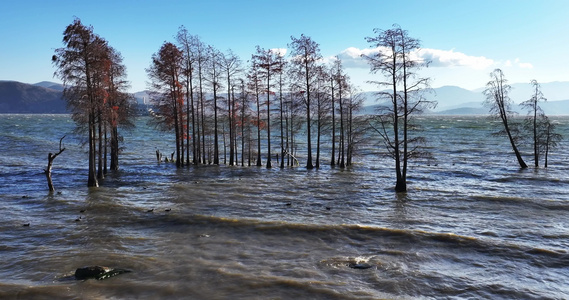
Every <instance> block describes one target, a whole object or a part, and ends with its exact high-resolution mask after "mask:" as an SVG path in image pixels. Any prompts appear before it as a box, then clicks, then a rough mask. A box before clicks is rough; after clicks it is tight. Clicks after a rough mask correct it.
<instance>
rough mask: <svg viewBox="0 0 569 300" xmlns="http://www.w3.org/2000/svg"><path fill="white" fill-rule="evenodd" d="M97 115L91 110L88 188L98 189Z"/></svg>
mask: <svg viewBox="0 0 569 300" xmlns="http://www.w3.org/2000/svg"><path fill="white" fill-rule="evenodd" d="M95 151H96V144H95V113H94V112H93V110H92V109H91V112H90V113H89V176H88V179H87V186H88V187H98V186H99V182H98V181H97V168H96V164H95V161H96V160H95Z"/></svg>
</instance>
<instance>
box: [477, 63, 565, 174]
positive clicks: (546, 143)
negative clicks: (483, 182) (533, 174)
mask: <svg viewBox="0 0 569 300" xmlns="http://www.w3.org/2000/svg"><path fill="white" fill-rule="evenodd" d="M490 78H491V80H490V81H489V82H488V83H487V84H486V89H485V90H484V95H485V96H486V105H487V106H489V107H490V112H491V113H492V115H493V116H495V117H496V118H498V119H500V120H501V121H502V124H503V125H504V129H503V130H501V131H500V132H498V133H497V134H499V135H506V136H507V137H508V139H509V141H510V144H511V146H512V150H513V151H514V154H515V155H516V159H517V160H518V163H519V165H520V167H521V168H527V167H528V166H527V164H526V163H525V161H524V159H523V157H522V155H521V153H520V151H519V150H518V143H519V142H520V141H524V140H530V142H529V144H531V146H532V148H533V158H534V165H535V167H536V168H537V167H539V162H540V156H541V155H542V154H543V156H544V166H545V167H546V168H547V156H548V154H549V150H550V149H551V148H553V147H556V146H557V143H558V142H559V141H561V138H562V137H561V135H560V134H558V133H556V132H555V124H553V123H552V122H551V121H550V120H549V118H548V117H547V116H546V115H545V113H544V112H543V110H542V109H541V107H540V106H539V103H540V102H542V101H547V99H546V98H545V97H544V96H543V93H542V92H541V87H540V85H539V83H538V82H537V80H532V81H531V85H532V87H533V93H532V95H531V97H530V99H528V100H526V101H524V102H522V103H520V105H521V106H522V107H523V108H525V109H527V111H528V113H527V116H526V118H525V120H524V122H522V123H516V120H515V119H514V118H513V116H514V112H513V111H512V109H511V106H512V100H511V99H510V97H509V92H510V90H511V89H512V87H511V86H510V85H509V84H508V80H507V79H506V77H505V76H504V72H502V70H501V69H496V70H494V71H493V72H492V73H490Z"/></svg>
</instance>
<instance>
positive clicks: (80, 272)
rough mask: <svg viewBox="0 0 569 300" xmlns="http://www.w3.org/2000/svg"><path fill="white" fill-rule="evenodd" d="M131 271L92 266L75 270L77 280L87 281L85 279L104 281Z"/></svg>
mask: <svg viewBox="0 0 569 300" xmlns="http://www.w3.org/2000/svg"><path fill="white" fill-rule="evenodd" d="M129 272H130V270H125V269H111V268H108V267H101V266H90V267H83V268H78V269H77V270H75V279H78V280H85V279H97V280H103V279H107V278H109V277H113V276H116V275H119V274H123V273H129Z"/></svg>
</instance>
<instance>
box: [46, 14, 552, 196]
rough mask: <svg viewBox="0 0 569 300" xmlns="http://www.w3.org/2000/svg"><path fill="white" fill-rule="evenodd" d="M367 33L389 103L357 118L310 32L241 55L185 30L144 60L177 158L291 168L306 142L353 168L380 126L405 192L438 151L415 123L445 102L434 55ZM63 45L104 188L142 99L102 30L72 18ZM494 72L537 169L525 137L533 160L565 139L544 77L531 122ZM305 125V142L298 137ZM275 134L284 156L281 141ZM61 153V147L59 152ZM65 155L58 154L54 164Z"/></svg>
mask: <svg viewBox="0 0 569 300" xmlns="http://www.w3.org/2000/svg"><path fill="white" fill-rule="evenodd" d="M366 40H367V41H368V42H369V43H370V45H371V46H372V47H373V48H375V49H377V50H378V51H377V52H375V53H374V54H371V55H364V56H363V57H364V59H366V60H367V61H368V63H369V65H370V72H371V73H373V74H380V75H381V76H379V80H376V81H370V83H373V84H376V85H377V86H378V90H380V92H378V93H377V97H378V100H380V101H382V102H381V103H382V104H380V105H379V109H378V113H377V114H375V115H374V116H373V117H371V118H369V117H363V116H356V114H355V113H356V112H357V111H358V110H359V109H361V107H362V103H363V96H362V94H360V93H358V91H357V89H356V88H355V87H354V86H353V85H352V84H350V81H349V77H348V76H347V75H346V73H345V72H344V69H343V67H342V61H341V60H340V59H339V58H337V57H336V59H335V60H333V61H332V62H331V63H330V64H326V63H324V60H323V59H322V55H321V54H320V48H319V45H318V43H316V42H315V41H313V40H312V39H311V38H310V37H307V36H305V35H301V36H300V37H294V36H292V37H291V42H290V43H289V44H288V49H289V50H290V53H289V54H288V58H287V57H285V53H284V51H283V50H278V49H277V50H275V49H264V48H261V47H260V46H257V47H256V49H255V53H254V54H253V55H252V56H251V58H250V60H248V61H247V64H243V62H242V61H241V59H240V58H239V57H237V56H236V55H235V54H234V53H233V52H232V51H231V50H228V51H227V52H225V53H223V52H221V51H219V50H218V49H216V48H215V47H213V46H211V45H206V44H204V43H203V42H202V41H201V39H200V38H199V37H198V36H196V35H192V34H190V33H189V32H188V30H187V29H186V28H185V27H183V26H182V27H180V29H179V31H178V33H177V35H176V36H175V41H174V42H164V44H163V45H162V46H161V47H160V49H159V50H158V52H156V53H154V54H153V55H152V63H151V65H150V66H149V67H148V68H147V69H146V72H147V74H148V77H149V78H150V94H151V98H152V101H153V104H154V110H153V111H152V115H153V116H154V118H153V121H154V122H155V123H156V124H157V125H159V126H160V127H161V128H162V129H164V130H168V131H173V132H174V134H175V143H176V150H175V152H174V153H173V154H172V160H174V161H175V163H176V166H178V167H181V166H184V165H187V166H189V165H200V164H221V163H223V164H229V165H242V166H245V165H248V166H251V165H253V164H254V165H257V166H262V165H263V162H262V160H263V156H264V157H265V161H266V164H265V165H266V167H267V168H272V167H273V158H274V156H276V157H277V160H278V163H279V164H280V168H284V167H285V164H286V166H293V165H297V164H299V162H298V159H297V158H296V156H297V151H298V148H299V145H303V144H304V145H305V148H304V151H305V157H306V168H308V169H312V168H319V167H320V165H321V162H322V161H323V160H324V159H323V158H322V157H324V156H326V155H329V156H328V158H327V159H328V162H329V164H330V165H331V166H336V165H338V166H339V167H341V168H343V167H346V166H349V165H350V164H352V158H353V155H354V150H355V145H356V144H357V142H358V138H359V137H361V136H362V135H363V133H364V132H365V131H366V130H367V129H368V128H372V129H373V130H375V132H376V133H377V134H378V135H379V136H380V137H381V140H382V141H383V144H384V146H385V149H386V153H387V154H388V155H389V156H390V157H391V158H392V159H393V160H394V162H395V174H396V185H395V190H396V191H397V192H405V191H406V190H407V169H408V163H409V160H411V159H414V158H425V157H430V153H428V152H426V151H425V150H424V147H423V145H424V143H425V139H424V137H422V136H420V135H419V134H418V132H420V130H419V129H420V128H419V125H418V124H416V123H415V122H414V116H415V115H417V114H420V113H422V112H423V111H424V110H425V109H430V108H434V107H435V106H436V103H435V102H431V101H427V100H426V99H425V97H424V94H425V92H428V91H430V87H429V81H430V78H422V77H420V76H419V75H418V72H417V71H418V70H420V69H421V68H424V67H428V64H429V61H424V60H420V59H417V58H416V57H415V56H413V55H412V53H413V52H414V51H417V50H418V49H419V48H420V41H419V40H418V39H415V38H413V37H410V36H409V34H408V32H407V31H406V30H403V29H402V28H401V27H399V26H398V25H394V26H393V27H392V28H391V29H387V30H381V29H374V36H371V37H367V38H366ZM63 43H64V45H65V47H63V48H59V49H56V51H55V55H54V56H53V63H54V65H55V66H56V67H57V71H56V72H55V75H56V76H58V77H59V78H61V79H62V80H63V82H64V85H65V90H64V96H65V98H66V99H67V102H68V106H69V107H70V108H71V110H72V112H73V119H74V120H75V121H76V123H77V125H78V130H80V131H83V132H86V133H87V134H88V135H87V136H88V139H87V140H88V144H89V179H88V185H89V186H98V179H102V178H104V176H105V172H106V170H107V149H108V148H110V166H111V169H118V154H119V140H120V136H119V134H118V125H119V124H121V126H123V127H131V126H133V125H132V118H133V116H134V106H133V97H132V96H131V95H129V94H128V93H126V89H127V88H128V83H127V82H126V80H125V77H126V70H125V67H124V65H123V64H122V57H121V55H120V53H119V52H117V51H116V50H115V49H114V48H112V47H110V46H109V45H108V43H107V41H105V40H104V39H103V38H101V37H100V36H98V35H96V34H95V33H93V28H92V27H86V26H84V25H83V24H81V21H80V20H79V19H76V20H74V22H73V23H72V24H70V25H69V26H67V28H66V30H65V32H64V34H63ZM490 76H491V81H489V82H488V84H487V85H486V90H485V91H484V94H485V95H486V98H487V104H488V105H489V106H490V110H491V112H492V113H493V114H494V116H496V117H497V118H499V119H500V120H501V121H502V123H503V124H504V130H503V131H501V132H500V133H501V134H505V135H507V136H508V138H509V140H510V143H511V146H512V148H513V150H514V153H515V155H516V157H517V159H518V162H519V164H520V166H521V167H522V168H526V167H527V165H526V163H525V162H524V160H523V158H522V156H521V154H520V152H519V150H518V148H517V143H518V142H519V141H520V140H521V139H522V138H524V137H529V139H530V140H531V144H532V146H533V152H534V161H535V166H536V167H538V166H539V161H540V156H541V155H544V160H545V166H546V167H547V155H548V153H549V150H550V148H552V147H555V146H556V145H557V143H558V142H559V141H560V140H561V136H560V135H559V134H557V133H555V126H554V124H552V122H550V121H549V119H548V118H547V116H546V115H545V114H544V113H543V111H542V110H541V108H540V107H539V102H541V101H545V100H546V99H545V98H544V96H543V94H542V93H541V90H540V86H539V84H538V83H537V81H535V80H534V81H532V83H531V84H532V85H533V87H534V93H533V95H532V96H531V98H530V99H529V100H527V101H525V102H523V103H522V104H521V105H522V106H523V107H525V108H526V109H527V110H528V116H527V118H526V119H525V122H523V124H522V123H515V122H513V121H512V116H513V112H512V111H511V104H512V101H511V99H510V98H509V96H508V93H509V90H510V89H511V87H510V86H509V85H508V84H507V80H506V79H505V77H504V74H503V72H502V71H501V70H499V69H497V70H495V71H494V72H492V73H491V74H490ZM524 132H526V133H528V134H527V135H525V136H524ZM302 133H305V138H306V140H305V141H302V140H300V141H299V138H301V134H302ZM299 136H300V137H299ZM275 139H276V140H277V143H278V146H277V147H278V148H279V150H278V152H277V153H273V148H272V147H273V145H274V140H275ZM313 142H315V147H316V150H315V152H316V156H315V158H314V157H313ZM323 146H326V150H322V149H323V148H324V147H323ZM221 149H222V150H223V151H221ZM263 149H264V150H263ZM63 150H64V148H61V144H60V152H59V153H57V154H56V155H55V156H57V155H58V154H60V153H61V152H63ZM174 154H175V156H176V157H175V159H174V158H173V155H174ZM55 156H52V155H51V153H50V157H49V159H50V161H49V165H48V169H50V165H51V162H52V161H53V158H55ZM158 158H159V159H160V156H158ZM313 158H314V159H313ZM46 174H48V171H47V170H46ZM48 179H49V178H48ZM51 189H52V187H51V186H50V190H51Z"/></svg>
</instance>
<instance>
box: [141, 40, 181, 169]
mask: <svg viewBox="0 0 569 300" xmlns="http://www.w3.org/2000/svg"><path fill="white" fill-rule="evenodd" d="M182 59H183V54H182V51H180V49H178V47H177V46H176V45H174V44H172V43H170V42H165V43H164V44H163V45H162V47H160V50H159V51H158V52H157V53H155V54H153V55H152V64H151V65H150V67H149V68H148V69H146V73H147V74H148V77H149V78H150V80H151V81H150V85H151V86H150V87H151V90H152V95H153V97H154V98H155V99H154V101H155V102H156V104H157V105H156V108H157V109H158V114H157V115H156V118H157V121H158V122H159V124H160V125H162V126H163V128H164V129H167V130H172V129H173V130H174V133H175V136H176V166H177V167H180V166H181V165H182V164H183V162H182V156H181V155H182V153H183V142H184V139H183V136H184V130H183V129H184V126H183V125H184V122H183V120H184V116H185V114H184V109H183V108H184V91H183V90H182V88H183V86H182V84H181V81H180V80H181V75H182Z"/></svg>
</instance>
